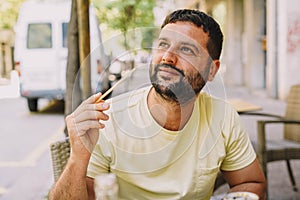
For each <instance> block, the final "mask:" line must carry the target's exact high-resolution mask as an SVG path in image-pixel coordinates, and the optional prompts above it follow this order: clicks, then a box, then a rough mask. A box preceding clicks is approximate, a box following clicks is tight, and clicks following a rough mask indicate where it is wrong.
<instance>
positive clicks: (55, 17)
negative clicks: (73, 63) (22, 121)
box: [14, 0, 109, 111]
mask: <svg viewBox="0 0 300 200" xmlns="http://www.w3.org/2000/svg"><path fill="white" fill-rule="evenodd" d="M70 15H71V1H70V0H67V1H66V0H65V1H26V2H25V3H23V4H22V6H21V9H20V13H19V16H18V21H17V24H16V26H15V32H16V38H15V47H14V49H15V51H14V59H15V64H16V68H19V72H20V92H21V96H23V97H25V98H27V101H28V107H29V110H30V111H37V109H38V99H39V98H47V99H61V100H63V99H64V93H65V88H66V66H67V55H68V49H67V29H68V22H69V19H70ZM90 34H91V35H90V38H91V41H90V46H91V74H92V77H91V79H92V83H91V85H92V88H93V92H95V90H96V87H97V84H98V80H99V77H100V74H99V73H98V72H99V69H97V67H99V66H98V65H99V63H102V64H103V65H106V64H107V61H106V59H105V58H106V56H105V55H104V50H103V46H102V41H101V32H100V29H99V26H98V21H97V19H96V16H95V13H94V11H93V9H92V8H91V9H90ZM101 76H102V75H101ZM101 79H102V80H101V81H102V82H101V85H102V86H101V87H102V90H106V89H108V87H109V82H108V79H107V80H106V79H105V78H103V77H101Z"/></svg>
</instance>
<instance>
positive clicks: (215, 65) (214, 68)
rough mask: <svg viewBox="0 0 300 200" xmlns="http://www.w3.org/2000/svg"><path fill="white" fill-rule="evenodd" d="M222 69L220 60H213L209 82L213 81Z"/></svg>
mask: <svg viewBox="0 0 300 200" xmlns="http://www.w3.org/2000/svg"><path fill="white" fill-rule="evenodd" d="M219 68H220V60H213V61H212V62H211V64H210V71H209V75H208V81H213V80H214V78H215V75H216V74H217V72H218V70H219Z"/></svg>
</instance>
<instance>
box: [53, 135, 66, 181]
mask: <svg viewBox="0 0 300 200" xmlns="http://www.w3.org/2000/svg"><path fill="white" fill-rule="evenodd" d="M50 151H51V158H52V167H53V175H54V181H55V182H56V181H57V180H58V178H59V177H60V175H61V173H62V172H63V170H64V167H65V166H66V164H67V162H68V159H69V157H70V143H69V140H68V139H66V140H62V141H57V142H54V143H52V144H51V145H50Z"/></svg>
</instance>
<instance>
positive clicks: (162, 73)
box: [150, 22, 215, 104]
mask: <svg viewBox="0 0 300 200" xmlns="http://www.w3.org/2000/svg"><path fill="white" fill-rule="evenodd" d="M207 42H208V35H207V33H205V32H204V31H203V30H202V28H200V27H197V26H195V25H193V24H192V23H189V22H176V23H171V24H167V25H166V26H165V27H164V28H163V29H162V30H161V32H160V35H159V38H158V43H157V45H156V47H155V49H154V52H153V59H152V63H151V67H150V79H151V82H152V85H153V86H154V88H155V90H156V91H157V92H158V93H159V94H160V95H161V96H162V97H164V98H165V99H166V100H170V101H175V102H178V103H180V104H183V103H186V102H188V101H190V100H192V99H193V98H194V97H196V95H197V94H199V92H200V91H201V89H202V88H203V87H204V85H205V83H206V82H207V81H208V80H212V79H213V76H214V75H215V71H214V70H213V73H211V68H213V69H214V67H211V66H212V65H213V64H214V62H213V61H212V60H211V58H210V56H209V55H208V51H207V48H206V44H207Z"/></svg>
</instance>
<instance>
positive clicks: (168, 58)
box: [162, 50, 177, 64]
mask: <svg viewBox="0 0 300 200" xmlns="http://www.w3.org/2000/svg"><path fill="white" fill-rule="evenodd" d="M162 61H163V62H164V63H169V64H175V63H176V62H177V56H176V53H175V52H172V51H170V50H167V51H165V52H164V54H163V57H162Z"/></svg>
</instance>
